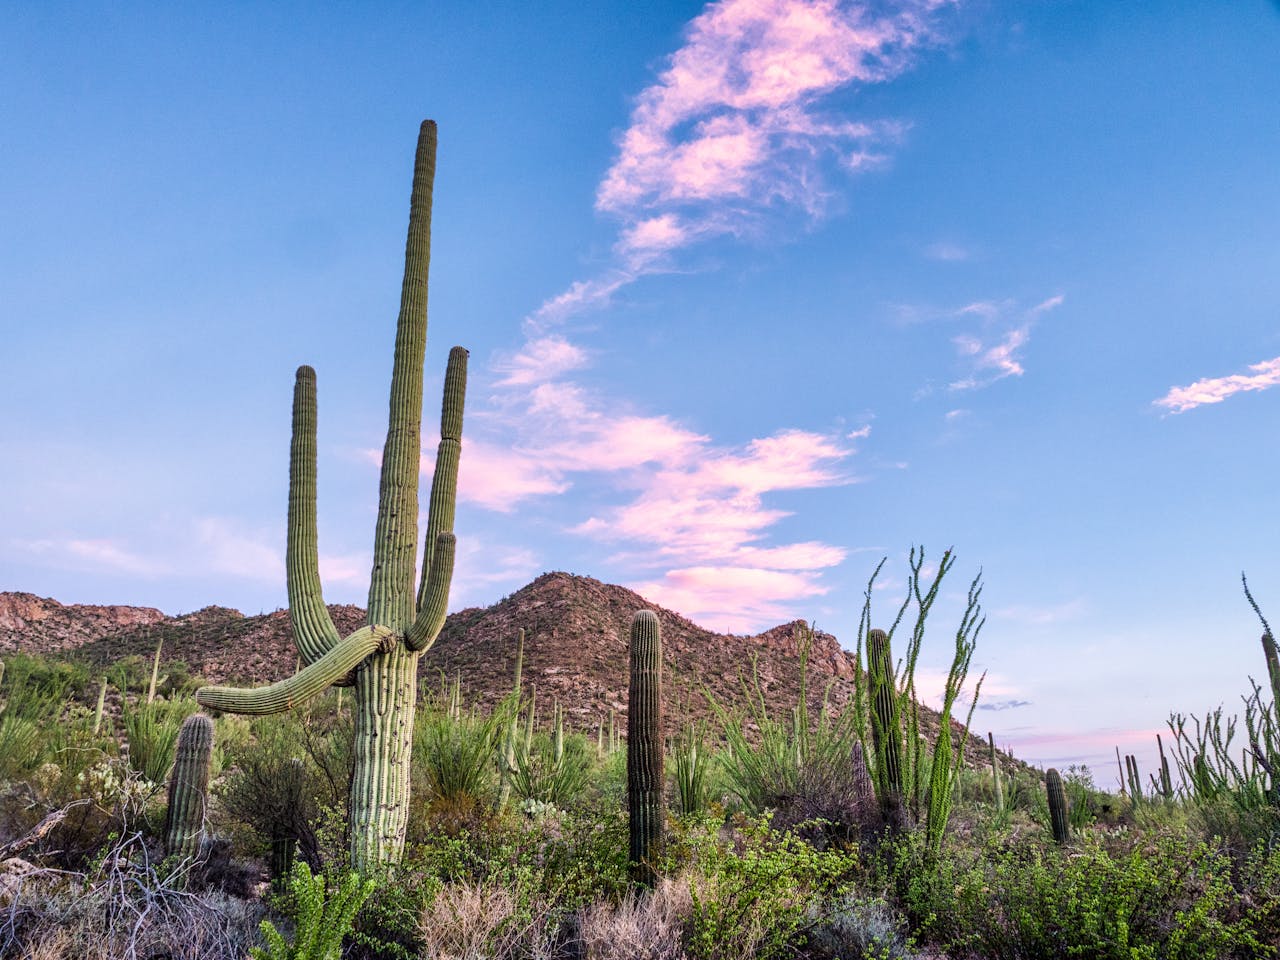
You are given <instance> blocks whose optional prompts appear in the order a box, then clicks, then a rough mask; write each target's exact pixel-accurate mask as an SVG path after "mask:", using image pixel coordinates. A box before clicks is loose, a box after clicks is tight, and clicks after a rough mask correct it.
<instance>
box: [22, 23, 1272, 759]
mask: <svg viewBox="0 0 1280 960" xmlns="http://www.w3.org/2000/svg"><path fill="white" fill-rule="evenodd" d="M2 9H3V17H4V21H3V22H4V23H5V30H4V31H2V32H0V89H3V90H4V91H5V92H4V94H3V96H0V124H2V129H3V130H4V141H5V149H4V150H0V223H2V224H3V225H4V226H3V228H0V322H2V323H3V329H4V337H5V344H6V349H5V350H4V352H3V353H0V409H2V410H3V411H4V414H5V415H4V418H3V422H4V427H3V428H2V429H0V463H3V467H0V589H9V590H27V591H31V592H35V593H38V594H42V595H47V596H53V597H56V598H58V599H59V600H62V601H63V602H87V603H133V604H146V605H152V606H158V607H160V608H162V609H164V610H166V611H167V612H171V613H176V612H182V611H187V610H191V609H195V608H198V607H201V606H204V605H206V604H209V603H219V604H225V605H229V606H235V607H238V608H239V609H241V610H244V611H246V612H250V613H254V612H258V611H259V610H269V609H274V608H276V607H277V606H280V605H282V604H283V603H284V596H285V594H284V577H283V570H282V556H283V549H284V544H283V529H284V507H285V494H286V477H287V449H288V424H289V396H290V391H291V385H292V372H293V370H294V368H295V367H296V366H297V365H298V364H300V363H309V364H312V365H313V366H314V367H315V368H316V370H317V373H318V382H319V397H320V463H319V472H320V504H319V516H320V545H321V553H322V568H323V569H324V571H325V573H326V598H327V599H328V600H330V601H331V602H339V601H341V602H357V603H362V602H363V601H364V597H365V594H366V591H367V574H368V567H369V563H370V543H371V538H372V532H373V520H374V515H375V511H376V502H377V496H376V487H377V470H376V463H375V461H376V456H377V451H379V450H380V448H381V443H382V437H383V434H384V431H385V419H386V390H387V381H388V378H389V371H390V359H391V357H390V354H391V340H392V335H393V327H394V318H395V315H396V309H397V298H398V294H399V273H400V270H401V266H402V261H401V257H402V252H403V242H404V239H403V238H404V230H405V222H406V215H407V203H406V200H407V194H408V186H409V176H410V167H411V162H412V152H413V140H414V137H415V135H416V130H417V126H418V123H419V121H420V120H421V119H422V118H423V117H428V116H429V117H433V118H434V119H436V120H437V121H438V122H439V124H440V158H439V169H438V174H437V181H436V187H437V189H436V204H435V220H434V243H433V263H432V286H431V304H430V331H429V343H428V357H427V372H428V380H429V385H428V401H427V417H426V422H427V423H430V422H431V421H432V419H433V417H434V411H435V409H436V404H437V403H438V399H437V397H438V385H439V380H440V376H441V375H442V372H443V366H444V359H445V354H446V352H447V348H448V346H450V345H452V344H455V343H459V344H462V345H464V346H467V347H468V348H469V349H470V350H471V355H472V362H471V385H470V391H469V396H468V419H467V426H466V434H465V438H464V453H463V468H462V469H463V476H462V495H463V498H464V502H463V503H462V505H461V506H460V510H459V517H458V522H457V529H458V534H459V540H460V551H461V555H460V563H459V569H458V573H457V577H456V579H455V588H454V606H455V607H461V606H466V605H475V604H485V603H490V602H493V601H494V600H496V599H498V598H499V597H501V596H502V595H503V594H505V593H508V592H511V591H512V590H514V589H516V588H518V587H519V586H521V585H523V584H524V583H526V582H527V581H528V580H529V579H531V578H532V577H534V576H536V575H537V574H538V573H540V572H542V571H545V570H553V569H566V570H570V571H573V572H576V573H582V574H587V575H590V576H594V577H598V578H600V579H603V580H607V581H612V582H617V583H622V584H625V585H627V586H630V587H633V588H635V589H638V590H640V591H641V592H642V593H644V594H645V595H646V596H648V597H650V598H651V599H652V600H654V601H655V602H659V603H663V604H664V605H666V606H670V607H673V608H675V609H677V610H679V611H681V612H683V613H685V614H687V615H689V616H691V617H693V618H694V619H695V620H698V621H699V622H701V623H703V624H705V625H707V626H709V627H712V628H717V629H729V630H734V631H737V632H747V631H755V630H758V629H763V628H766V627H768V626H771V625H773V624H774V623H778V622H782V621H785V620H789V619H793V618H795V617H804V618H807V619H811V620H815V621H816V622H817V624H818V626H819V627H821V628H824V629H827V630H830V631H831V632H833V633H836V634H837V635H839V636H841V637H843V638H851V637H852V635H853V632H854V630H855V628H856V623H857V611H858V609H859V607H860V605H861V596H862V590H863V588H864V586H865V583H866V580H867V577H868V576H869V575H870V573H871V571H872V569H873V568H874V566H875V564H876V562H877V561H878V559H879V558H880V557H881V556H886V555H887V556H889V557H890V562H889V563H888V564H887V566H886V573H885V575H884V576H883V577H882V581H881V582H882V585H883V589H881V590H878V591H876V604H877V609H878V610H880V611H883V612H884V613H885V614H887V613H888V612H889V611H890V610H891V609H892V607H893V606H894V597H895V596H897V595H898V593H899V592H900V590H901V588H902V584H903V582H904V580H905V573H906V552H907V550H908V548H909V547H910V545H911V544H913V543H914V544H921V543H923V544H925V545H926V546H927V547H928V549H929V550H930V555H931V556H935V557H936V556H937V555H939V554H940V553H941V551H942V550H943V549H944V548H945V547H946V546H949V545H953V546H954V547H955V550H956V553H957V554H958V557H959V563H958V564H957V566H956V568H955V571H954V573H953V574H952V577H953V581H954V582H952V583H951V589H950V590H949V591H948V592H947V593H948V596H946V597H945V598H944V604H943V606H942V607H940V608H939V609H938V610H937V611H936V612H935V615H934V624H933V633H932V641H931V642H927V643H926V652H925V659H926V660H928V661H929V662H928V663H927V664H926V668H927V669H928V670H933V671H936V670H937V669H939V668H940V667H942V666H943V664H944V662H945V660H946V659H947V655H948V650H949V647H950V639H949V632H950V631H951V630H952V629H954V625H955V623H956V620H957V612H958V611H957V608H956V604H957V603H958V599H959V597H961V596H962V594H963V591H964V588H965V587H966V586H967V584H968V580H969V579H970V578H971V577H972V576H973V575H974V574H975V573H976V572H977V570H978V569H979V568H981V569H982V570H983V572H984V577H985V582H986V591H985V593H984V601H985V609H986V611H987V613H988V621H987V625H986V627H985V629H984V632H983V634H982V637H981V640H980V645H979V650H978V654H977V657H976V658H975V662H980V663H979V666H980V668H981V669H986V670H988V671H989V676H988V681H987V687H986V688H985V690H986V694H987V695H986V696H985V697H984V700H985V706H986V707H987V708H990V709H984V710H981V711H980V712H979V713H978V718H979V719H978V720H977V721H976V722H977V725H978V726H979V729H982V730H986V729H991V730H994V731H995V733H996V736H997V739H998V740H1000V741H1001V742H1005V743H1008V744H1011V745H1012V746H1013V747H1014V749H1015V750H1016V752H1017V753H1018V754H1019V755H1020V756H1023V757H1026V758H1028V759H1031V760H1036V761H1041V762H1044V763H1057V764H1064V763H1069V762H1078V761H1086V762H1089V763H1091V764H1092V765H1094V766H1095V767H1096V768H1097V770H1098V772H1099V779H1100V780H1101V781H1103V782H1104V783H1110V782H1111V780H1112V779H1113V772H1112V771H1113V768H1114V755H1113V753H1112V747H1113V746H1114V745H1116V744H1119V745H1120V746H1121V748H1122V749H1123V750H1125V751H1126V752H1137V753H1139V755H1140V756H1142V757H1144V758H1146V757H1149V756H1150V755H1151V753H1152V751H1153V746H1154V732H1155V731H1157V730H1159V729H1162V726H1163V723H1164V720H1165V718H1166V717H1167V715H1168V712H1169V711H1170V710H1174V709H1177V710H1184V711H1185V710H1194V711H1203V710H1205V709H1206V708H1209V707H1212V706H1215V705H1217V704H1218V703H1221V702H1225V703H1227V704H1228V706H1230V705H1231V704H1233V703H1235V702H1237V697H1238V694H1239V693H1240V692H1242V691H1243V690H1244V689H1245V688H1246V679H1245V678H1246V675H1248V674H1249V673H1253V674H1255V675H1258V674H1260V673H1261V670H1262V665H1261V657H1260V654H1259V651H1258V645H1257V640H1256V638H1257V634H1258V632H1259V630H1258V627H1257V625H1256V623H1255V622H1254V619H1253V615H1252V613H1251V612H1250V611H1249V609H1248V607H1247V605H1246V604H1245V602H1244V600H1243V597H1242V595H1241V592H1240V589H1239V576H1240V572H1241V570H1245V571H1247V572H1248V574H1249V577H1250V582H1251V584H1252V585H1253V587H1254V590H1255V594H1256V595H1257V596H1258V598H1259V600H1260V602H1261V603H1262V604H1263V607H1264V609H1265V610H1271V611H1277V610H1280V560H1277V555H1276V553H1275V551H1274V549H1273V546H1274V544H1275V543H1276V540H1277V537H1276V524H1275V510H1274V507H1275V482H1274V477H1275V476H1276V474H1277V470H1278V468H1280V453H1277V452H1276V448H1275V445H1274V444H1273V443H1270V442H1268V436H1269V434H1268V431H1267V429H1266V427H1265V425H1266V424H1267V423H1273V422H1275V417H1276V415H1277V413H1278V412H1280V390H1272V389H1270V388H1271V387H1273V386H1275V385H1276V384H1280V324H1278V323H1277V319H1278V318H1277V303H1280V177H1278V176H1277V175H1276V157H1278V156H1280V115H1277V112H1276V108H1275V104H1276V103H1280V64H1278V62H1277V54H1276V51H1277V50H1280V6H1277V5H1276V4H1273V3H1264V2H1261V0H1257V2H1241V3H1235V4H1204V3H1193V2H1170V3H1163V4H1114V3H1106V2H1097V3H1087V2H1066V0H1064V2H1047V0H1046V2H1030V0H1028V2H1020V3H1014V2H1009V3H1002V2H994V0H991V2H978V3H964V2H956V3H950V2H937V0H912V2H885V3H867V4H861V3H849V2H844V3H840V2H836V0H824V2H818V0H812V2H802V0H721V2H720V3H716V4H711V5H707V6H704V5H702V4H699V3H668V4H643V5H637V4H624V3H610V2H600V3H597V4H593V5H590V7H589V8H584V7H582V6H581V5H580V4H569V3H563V4H552V3H549V4H537V5H529V4H521V3H498V4H486V5H481V6H477V5H472V4H436V5H432V8H431V9H427V8H426V7H425V6H424V5H419V4H408V3H405V4H378V5H374V4H344V5H337V4H330V5H324V6H322V7H317V6H315V5H303V4H294V5H290V4H277V5H273V6H272V9H270V10H267V9H265V8H264V7H263V5H259V4H224V5H220V6H217V7H209V8H206V9H204V10H202V11H189V10H175V9H172V8H171V7H170V6H168V5H158V4H157V5H148V4H127V5H115V6H113V7H112V8H110V9H106V8H104V7H102V6H101V5H96V4H53V3H51V4H41V5H29V4H4V5H3V8H2ZM584 11H585V12H584ZM427 440H428V443H430V442H431V438H430V437H428V438H427ZM428 449H429V448H428ZM1272 616H1280V613H1273V614H1272ZM878 619H880V618H878ZM1144 765H1146V766H1148V768H1149V762H1147V763H1145V764H1144Z"/></svg>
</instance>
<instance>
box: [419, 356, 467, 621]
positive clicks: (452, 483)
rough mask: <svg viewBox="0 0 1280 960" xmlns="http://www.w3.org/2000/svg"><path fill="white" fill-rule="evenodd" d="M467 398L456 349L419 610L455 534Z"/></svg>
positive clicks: (443, 412) (443, 410) (443, 409)
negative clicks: (436, 563)
mask: <svg viewBox="0 0 1280 960" xmlns="http://www.w3.org/2000/svg"><path fill="white" fill-rule="evenodd" d="M466 395H467V351H466V350H465V349H464V348H463V347H454V348H453V349H452V350H450V351H449V363H448V366H447V367H446V368H445V374H444V399H443V401H442V402H441V404H440V445H439V446H438V447H436V469H435V473H434V474H433V475H432V478H431V500H430V503H429V506H428V508H427V533H426V536H425V537H424V538H423V548H422V581H421V582H420V583H419V584H418V610H421V609H422V607H423V605H424V604H425V603H426V597H427V580H428V577H429V575H430V572H431V558H432V553H433V552H434V550H435V545H436V542H437V541H438V540H439V538H440V534H442V533H452V532H453V517H454V507H455V505H456V504H457V499H458V461H459V459H460V457H461V455H462V407H463V403H464V401H465V400H466Z"/></svg>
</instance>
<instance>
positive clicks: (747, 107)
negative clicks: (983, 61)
mask: <svg viewBox="0 0 1280 960" xmlns="http://www.w3.org/2000/svg"><path fill="white" fill-rule="evenodd" d="M942 5H943V4H941V3H933V2H923V3H911V2H905V3H899V4H896V5H894V6H893V8H892V9H891V10H890V11H889V12H885V13H881V14H872V13H871V12H869V10H868V8H867V6H866V5H864V4H856V3H840V2H837V0H812V2H805V0H721V2H719V3H713V4H711V5H710V6H708V7H707V8H706V10H704V12H703V13H702V14H700V15H699V16H698V17H696V18H695V19H694V20H693V21H692V22H691V23H690V24H689V27H688V29H687V31H686V42H685V44H684V46H683V47H681V48H680V49H679V50H678V51H676V52H675V53H674V54H673V55H672V56H671V58H670V60H669V61H668V65H667V68H666V69H665V70H664V71H663V72H662V73H661V74H660V75H659V76H658V79H657V82H656V83H654V84H653V85H652V86H650V87H648V88H647V89H646V90H645V91H644V92H643V93H641V94H640V96H639V97H638V98H637V101H636V107H635V109H634V111H633V112H632V115H631V125H630V127H629V128H628V129H627V131H626V132H625V133H624V134H623V136H622V138H621V140H620V143H619V154H618V158H617V160H615V162H614V164H613V166H612V167H611V168H610V169H609V172H608V173H607V174H606V175H605V178H604V181H603V182H602V183H601V185H600V189H599V191H598V193H597V197H596V205H597V206H598V207H599V208H600V209H601V210H606V211H610V212H613V213H619V214H622V215H624V216H631V215H634V212H635V210H636V209H637V208H645V207H652V206H654V205H657V204H662V203H670V202H682V201H689V200H700V201H707V200H712V201H722V200H725V199H737V198H744V197H748V196H751V197H754V198H755V199H756V200H757V201H759V200H764V201H765V202H769V201H771V200H773V199H774V198H784V199H786V200H787V201H788V202H791V203H795V204H797V205H799V206H801V207H803V208H805V209H811V210H812V209H817V208H819V207H820V206H821V204H820V202H819V201H820V197H821V193H822V187H821V177H820V176H819V175H818V174H819V164H818V159H819V158H820V157H821V155H822V154H823V153H826V152H832V151H834V152H839V151H841V150H847V149H848V147H849V144H850V143H851V142H858V141H864V140H869V139H874V138H875V137H876V136H877V133H878V131H877V130H876V129H875V128H874V127H873V126H871V125H868V124H864V123H853V122H848V121H839V120H830V119H825V118H823V117H821V116H819V115H818V114H817V113H816V106H817V103H818V101H820V100H821V99H822V98H823V97H825V96H826V95H828V94H830V93H832V92H833V91H835V90H837V89H840V88H842V87H846V86H848V85H850V84H852V83H855V82H860V83H879V82H884V81H886V80H889V79H892V78H893V77H895V76H897V75H898V74H899V73H901V72H902V71H903V70H905V69H906V68H907V67H908V66H909V65H910V62H911V59H912V56H913V54H914V52H915V49H916V48H918V47H919V46H921V45H922V44H923V43H925V42H928V41H929V40H931V39H933V37H934V33H933V31H932V30H931V28H930V27H929V26H928V25H927V18H928V14H930V13H931V12H932V11H933V10H935V9H936V8H937V7H939V6H942ZM858 152H859V151H853V152H852V155H855V156H856V155H857V153H858Z"/></svg>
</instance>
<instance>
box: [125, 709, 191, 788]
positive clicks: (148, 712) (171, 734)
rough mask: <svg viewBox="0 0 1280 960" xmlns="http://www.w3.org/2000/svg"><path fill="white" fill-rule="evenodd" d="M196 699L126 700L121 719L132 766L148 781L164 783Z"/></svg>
mask: <svg viewBox="0 0 1280 960" xmlns="http://www.w3.org/2000/svg"><path fill="white" fill-rule="evenodd" d="M196 709H197V706H196V702H195V701H194V700H191V699H185V700H153V701H152V702H151V703H146V702H144V701H142V700H139V701H138V702H136V703H133V704H130V703H129V700H128V698H127V697H126V698H125V700H124V705H123V708H122V714H121V719H122V720H123V721H124V735H125V742H126V743H127V744H128V747H129V766H131V767H132V768H133V769H134V770H136V771H137V772H138V773H140V774H141V775H142V776H143V777H145V778H146V779H147V780H150V781H151V782H152V783H155V784H162V783H164V782H165V780H166V779H167V778H168V776H169V770H170V768H171V767H172V766H173V750H174V745H175V744H176V743H177V742H178V731H179V730H180V729H181V728H182V721H183V720H185V719H187V717H189V716H191V714H193V713H195V712H196Z"/></svg>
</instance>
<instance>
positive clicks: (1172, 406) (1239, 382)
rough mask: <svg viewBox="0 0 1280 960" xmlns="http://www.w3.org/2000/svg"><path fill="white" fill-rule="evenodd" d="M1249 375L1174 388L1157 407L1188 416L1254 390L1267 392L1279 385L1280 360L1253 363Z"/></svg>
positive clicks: (1207, 380) (1234, 374)
mask: <svg viewBox="0 0 1280 960" xmlns="http://www.w3.org/2000/svg"><path fill="white" fill-rule="evenodd" d="M1249 369H1250V370H1252V371H1253V372H1252V373H1250V374H1245V373H1233V374H1231V375H1230V376H1226V377H1215V378H1211V379H1204V380H1197V381H1196V382H1195V383H1193V384H1191V385H1190V386H1189V387H1173V388H1172V389H1171V390H1170V391H1169V392H1168V393H1166V394H1165V395H1164V396H1163V397H1161V398H1160V399H1159V400H1156V401H1155V405H1156V406H1157V407H1163V408H1164V409H1166V410H1168V411H1169V412H1170V413H1185V412H1186V411H1187V410H1194V409H1195V408H1196V407H1202V406H1204V405H1206V404H1210V403H1221V402H1222V401H1223V400H1225V399H1227V397H1230V396H1234V395H1235V394H1237V393H1248V392H1249V391H1251V390H1267V389H1269V388H1271V387H1274V386H1275V385H1276V384H1278V383H1280V357H1276V358H1274V359H1272V360H1263V361H1262V362H1261V363H1255V364H1251V365H1250V366H1249Z"/></svg>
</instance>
